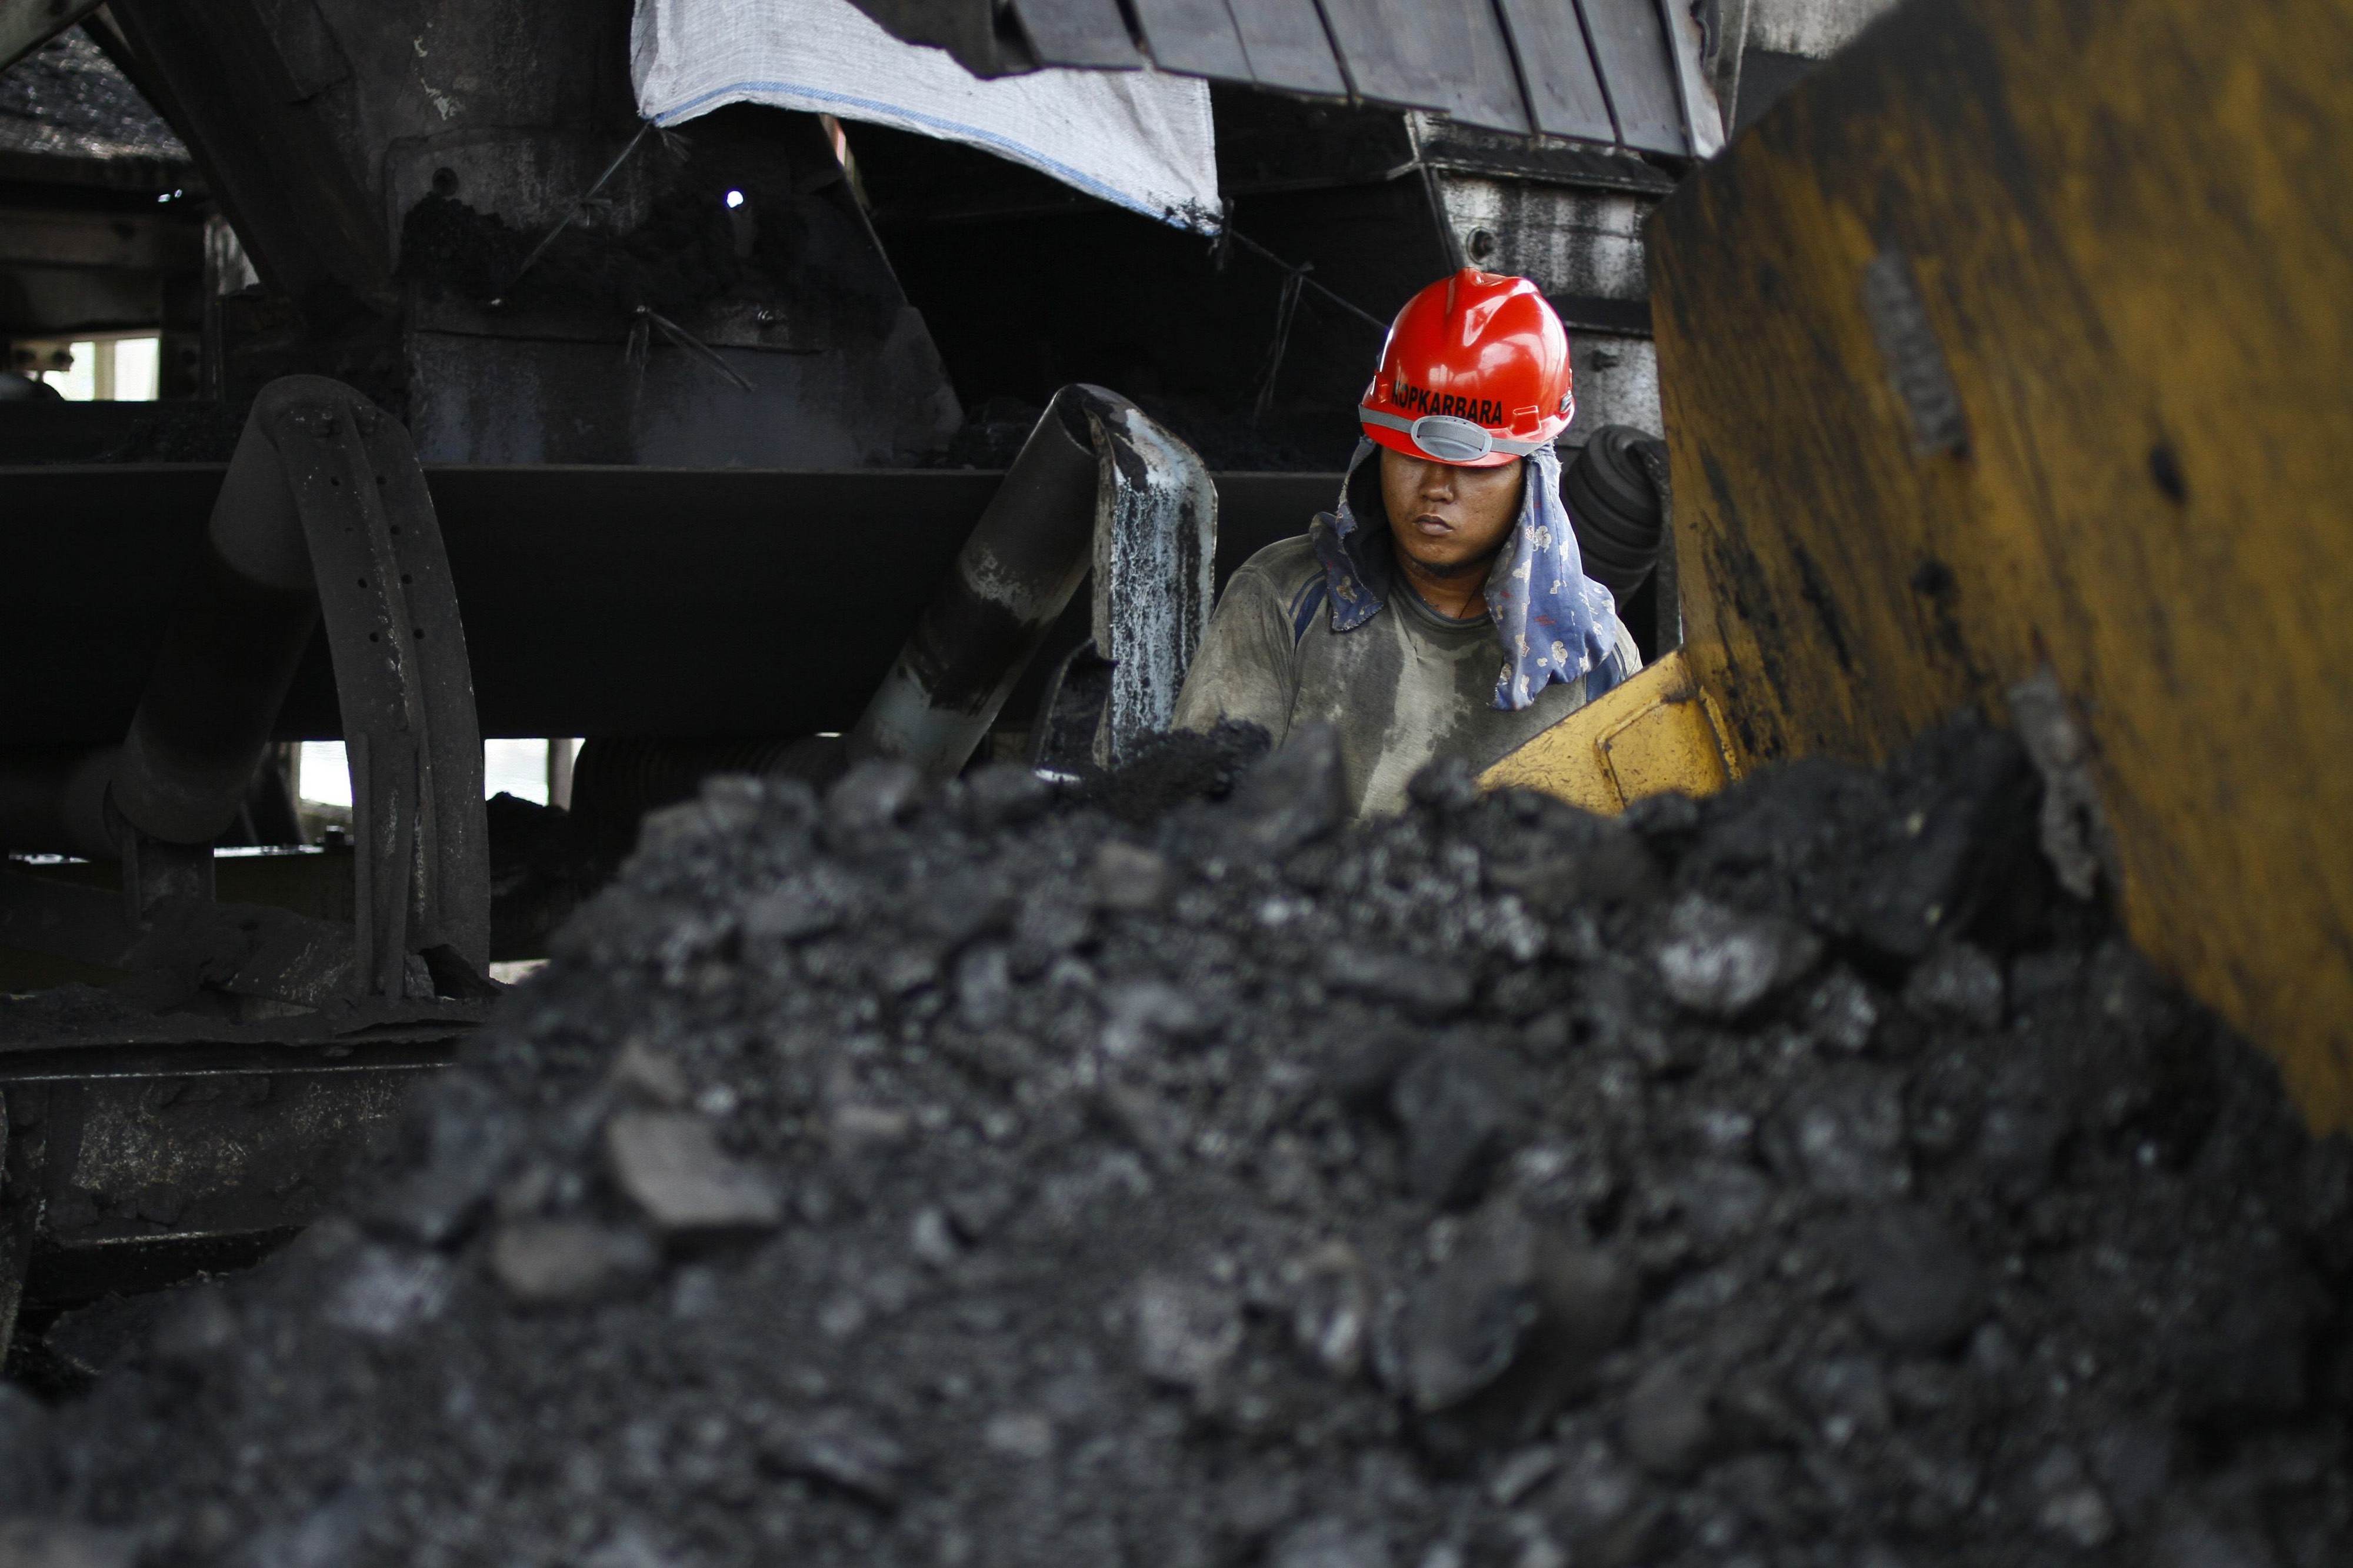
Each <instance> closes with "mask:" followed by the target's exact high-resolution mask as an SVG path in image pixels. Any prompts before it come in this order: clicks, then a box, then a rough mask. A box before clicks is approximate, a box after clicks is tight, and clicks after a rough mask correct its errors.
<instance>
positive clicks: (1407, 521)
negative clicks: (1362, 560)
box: [1381, 447, 1527, 577]
mask: <svg viewBox="0 0 2353 1568" xmlns="http://www.w3.org/2000/svg"><path fill="white" fill-rule="evenodd" d="M1526 467H1527V465H1526V464H1525V463H1505V464H1504V465H1503V466H1502V467H1501V468H1456V467H1455V466H1454V465H1453V464H1451V463H1433V462H1430V461H1429V460H1428V459H1426V458H1409V457H1407V456H1405V454H1403V453H1402V452H1393V451H1391V450H1390V449H1389V448H1388V447H1382V448H1381V500H1383V501H1384V502H1386V503H1387V504H1388V510H1389V533H1390V535H1391V537H1393V538H1394V539H1396V541H1397V545H1398V549H1400V550H1402V551H1404V552H1406V553H1407V554H1408V555H1409V556H1411V557H1412V558H1413V560H1414V562H1415V563H1416V564H1417V565H1419V566H1421V567H1423V568H1425V569H1427V570H1429V571H1430V572H1432V573H1434V574H1437V575H1439V576H1441V577H1444V576H1451V575H1452V574H1454V573H1457V572H1467V571H1469V570H1471V569H1472V568H1473V567H1475V566H1480V565H1483V564H1484V563H1486V562H1487V561H1489V560H1490V559H1492V558H1493V555H1494V553H1495V552H1497V551H1499V550H1501V549H1502V548H1503V547H1504V538H1505V537H1506V536H1507V535H1509V534H1510V533H1511V531H1512V524H1513V523H1514V522H1516V521H1518V520H1519V515H1520V486H1521V484H1522V483H1523V482H1524V481H1523V480H1522V479H1521V472H1522V470H1523V469H1525V468H1526Z"/></svg>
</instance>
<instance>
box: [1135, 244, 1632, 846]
mask: <svg viewBox="0 0 2353 1568" xmlns="http://www.w3.org/2000/svg"><path fill="white" fill-rule="evenodd" d="M1575 412H1576V397H1575V395H1574V393H1573V391H1572V389H1571V382H1570V374H1569V355H1568V334H1567V331H1564V330H1563V329H1562V327H1561V324H1560V318H1559V317H1558V316H1557V315H1556V314H1554V313H1553V309H1552V306H1551V305H1550V304H1549V303H1548V302H1547V301H1546V299H1545V297H1544V295H1543V293H1542V292H1541V291H1539V290H1538V289H1537V288H1536V286H1535V284H1534V283H1532V282H1530V281H1529V280H1528V279H1525V278H1504V277H1497V276H1494V275H1493V274H1490V273H1484V272H1476V271H1472V270H1469V269H1467V268H1466V269H1465V270H1463V271H1461V272H1458V273H1456V274H1454V276H1452V277H1451V278H1445V279H1440V280H1439V281H1438V282H1436V283H1433V284H1431V285H1430V287H1429V288H1427V289H1423V290H1422V291H1421V292H1420V293H1419V294H1417V295H1415V296H1414V297H1413V298H1412V299H1411V300H1409V301H1408V302H1407V304H1406V307H1405V309H1404V310H1400V311H1399V312H1398V318H1397V321H1396V323H1395V324H1394V325H1393V326H1391V327H1390V329H1389V335H1388V342H1387V343H1386V344H1385V345H1384V346H1383V348H1382V350H1381V361H1380V369H1379V372H1378V374H1376V375H1375V376H1374V378H1373V383H1372V385H1371V386H1369V387H1368V388H1366V392H1365V395H1364V398H1363V402H1362V406H1361V407H1359V408H1358V410H1357V416H1358V418H1359V419H1360V421H1361V423H1362V426H1363V431H1364V435H1363V438H1362V439H1360V440H1359V441H1358V442H1357V444H1356V455H1355V456H1354V457H1353V458H1351V459H1350V460H1349V464H1348V474H1347V478H1346V479H1345V480H1344V481H1343V482H1342V485H1341V487H1340V497H1339V504H1338V505H1337V507H1336V508H1335V510H1331V511H1328V512H1320V513H1318V514H1317V515H1316V517H1315V520H1314V523H1313V524H1312V525H1311V526H1310V527H1309V529H1308V531H1307V532H1306V533H1304V534H1303V535H1301V536H1298V537H1296V538H1293V539H1286V540H1282V541H1280V542H1276V543H1274V544H1271V545H1269V546H1267V547H1266V548H1265V549H1264V550H1261V551H1260V552H1258V553H1257V554H1255V555H1253V556H1251V557H1250V560H1248V561H1247V562H1245V563H1242V566H1241V568H1240V570H1239V571H1237V572H1236V573H1235V574H1234V575H1233V578H1232V580H1231V581H1230V582H1229V583H1228V584H1226V590H1225V594H1224V595H1223V597H1222V598H1220V599H1219V603H1218V608H1217V613H1216V614H1215V615H1214V616H1212V617H1211V618H1210V621H1209V630H1208V637H1207V638H1206V639H1205V640H1204V642H1203V643H1202V646H1201V651H1200V653H1199V655H1198V657H1197V658H1195V660H1194V662H1193V668H1192V669H1191V671H1190V672H1189V673H1188V674H1187V677H1186V679H1185V688H1184V690H1183V692H1182V693H1181V694H1180V695H1179V697H1178V699H1177V703H1176V724H1177V726H1178V727H1179V728H1181V729H1195V730H1206V729H1208V728H1211V727H1212V726H1214V725H1216V724H1217V723H1218V722H1219V721H1221V720H1229V721H1237V722H1243V723H1250V724H1256V725H1259V726H1261V728H1263V729H1264V730H1266V731H1267V732H1268V733H1269V734H1270V735H1271V736H1272V737H1273V739H1274V742H1275V744H1277V745H1281V744H1282V742H1283V740H1284V739H1285V737H1287V736H1288V735H1290V734H1292V733H1293V732H1294V731H1298V730H1300V729H1302V728H1303V727H1304V726H1306V725H1309V724H1314V723H1324V724H1329V725H1331V726H1332V727H1333V729H1334V730H1335V731H1337V732H1338V735H1339V741H1340V758H1341V770H1342V777H1343V779H1344V781H1345V790H1346V793H1347V802H1348V806H1349V809H1350V810H1351V811H1352V812H1353V813H1354V814H1355V815H1356V816H1360V817H1362V816H1373V815H1377V814H1379V813H1383V812H1392V811H1397V810H1398V809H1400V808H1402V807H1403V805H1405V802H1406V785H1407V784H1408V782H1409V780H1411V779H1412V777H1413V775H1414V774H1415V773H1418V772H1419V771H1420V769H1421V768H1422V767H1423V766H1424V765H1425V764H1427V763H1430V762H1433V761H1435V760H1437V759H1440V758H1443V757H1459V758H1461V760H1462V761H1463V762H1465V763H1468V764H1469V765H1470V766H1471V768H1472V771H1474V772H1476V771H1479V770H1482V769H1484V768H1486V767H1487V766H1488V765H1489V764H1491V763H1494V762H1495V761H1497V760H1498V759H1500V758H1501V757H1503V756H1504V754H1505V753H1507V752H1512V751H1514V750H1516V749H1517V748H1518V747H1519V746H1521V745H1522V744H1523V743H1525V742H1527V741H1528V740H1529V739H1530V738H1532V737H1533V736H1535V734H1536V733H1537V731H1541V730H1544V729H1545V728H1546V727H1547V726H1549V725H1552V724H1554V723H1556V722H1558V721H1560V720H1561V719H1562V718H1564V717H1566V716H1567V715H1568V714H1570V713H1572V712H1574V711H1576V710H1577V709H1578V708H1580V707H1582V706H1584V705H1585V704H1586V703H1587V702H1588V701H1591V700H1593V699H1594V698H1596V697H1599V696H1600V695H1601V694H1602V693H1603V692H1605V691H1607V690H1609V689H1610V688H1611V687H1613V686H1615V685H1617V684H1618V683H1619V682H1620V681H1622V680H1624V679H1626V678H1627V677H1628V676H1630V675H1631V674H1632V673H1633V672H1634V671H1635V670H1637V669H1639V668H1641V655H1640V654H1639V653H1638V652H1637V651H1636V650H1635V647H1634V639H1633V638H1632V637H1630V635H1628V633H1627V630H1626V628H1625V626H1624V625H1623V624H1621V623H1620V621H1619V619H1618V613H1617V606H1616V605H1615V604H1614V603H1613V602H1612V601H1611V598H1610V595H1609V590H1608V589H1607V588H1604V587H1603V586H1602V585H1601V584H1599V583H1596V582H1594V581H1593V580H1592V579H1591V578H1589V577H1588V576H1587V575H1586V574H1585V571H1584V566H1583V563H1582V561H1581V559H1580V557H1579V555H1578V552H1577V535H1576V533H1575V532H1574V531H1572V529H1571V528H1570V526H1569V521H1568V514H1567V510H1565V509H1564V508H1563V506H1562V504H1561V500H1560V458H1559V457H1558V455H1557V454H1556V452H1555V450H1554V448H1553V442H1554V440H1555V438H1556V437H1558V436H1559V435H1560V433H1561V432H1562V431H1563V430H1564V429H1566V428H1567V426H1568V422H1569V419H1570V417H1571V416H1573V415H1574V413H1575Z"/></svg>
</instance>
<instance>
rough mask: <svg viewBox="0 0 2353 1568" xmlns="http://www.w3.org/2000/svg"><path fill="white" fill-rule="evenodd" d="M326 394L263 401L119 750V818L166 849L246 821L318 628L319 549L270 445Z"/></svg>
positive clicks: (280, 387)
mask: <svg viewBox="0 0 2353 1568" xmlns="http://www.w3.org/2000/svg"><path fill="white" fill-rule="evenodd" d="M324 385H326V386H330V387H332V386H333V384H332V383H326V384H324ZM320 386H321V384H320V383H318V382H317V379H316V378H314V377H309V376H290V377H287V378H285V379H283V380H280V381H276V382H272V383H271V384H269V385H268V386H266V387H264V388H263V389H262V391H261V395H259V397H258V398H257V399H256V400H255V404H254V410H253V414H252V416H251V417H250V418H248V420H247V422H246V426H245V433H244V434H243V435H242V436H240V437H238V438H237V452H236V455H235V456H234V457H233V458H231V459H230V461H229V467H228V473H227V477H226V478H225V479H223V480H222V482H221V490H220V498H219V500H216V502H215V503H214V505H213V515H212V527H211V529H210V531H209V533H208V542H209V544H210V548H209V549H208V550H207V551H206V556H205V563H204V567H203V572H204V575H203V578H202V579H201V581H200V582H199V583H198V584H197V587H196V591H195V595H194V596H193V597H192V598H191V599H190V600H189V602H188V604H187V605H186V607H185V608H184V609H183V610H182V611H181V613H180V615H179V616H178V617H177V618H176V619H175V620H174V622H173V624H172V626H171V628H170V629H169V630H168V631H166V632H165V633H164V644H163V647H162V648H161V649H160V650H159V651H158V653H157V656H156V659H155V665H154V670H153V674H151V675H150V676H149V677H148V680H147V688H146V689H145V690H144V691H143V692H142V693H141V695H140V699H139V709H138V711H137V713H136V714H134V715H133V716H132V721H131V729H130V732H129V733H128V734H127V735H126V736H125V737H124V738H123V743H122V754H121V760H120V761H119V762H118V763H116V765H115V770H114V783H113V788H112V791H111V799H112V801H113V805H114V809H115V810H116V811H117V812H119V813H121V816H122V819H123V820H124V821H125V822H127V823H128V824H130V825H131V826H133V827H135V828H137V829H139V830H140V831H141V832H142V833H146V834H149V835H151V836H153V837H156V838H161V839H164V840H165V841H166V842H169V843H174V844H209V843H211V842H212V841H213V840H214V839H216V838H218V837H220V836H221V835H222V834H223V833H224V832H226V831H227V829H228V827H229V826H230V824H232V823H233V822H235V821H236V820H237V811H238V808H239V807H241V806H242V805H244V804H245V795H246V790H247V789H248V786H250V785H251V784H252V783H253V776H254V774H255V773H256V772H257V771H259V768H260V766H261V762H262V757H263V755H264V753H265V752H267V751H268V750H269V739H270V731H271V728H272V726H273V725H274V724H275V723H276V722H277V719H278V710H279V708H280V706H281V705H282V704H283V703H284V701H285V700H286V689H287V688H288V687H289V686H290V685H291V684H292V683H293V680H294V671H295V668H296V667H297V666H299V665H300V664H301V659H302V652H303V649H304V648H305V647H308V646H309V644H310V641H311V633H312V632H313V631H314V630H315V629H316V628H317V626H318V624H319V595H318V589H317V585H316V584H315V582H314V580H313V577H312V574H311V552H310V547H309V546H308V544H307V543H305V542H304V539H303V532H302V521H301V516H300V515H299V513H298V512H297V511H296V510H295V506H294V498H293V494H292V492H291V491H290V489H288V486H287V481H286V474H285V470H284V468H283V467H282V466H281V465H280V460H279V455H278V450H277V447H276V446H275V445H274V444H273V442H272V440H271V437H272V435H273V434H274V433H275V431H276V430H277V429H278V427H279V425H278V418H277V416H279V415H280V414H281V413H283V412H284V411H285V410H286V408H287V407H288V406H290V405H302V404H304V403H306V402H311V401H315V400H316V399H317V398H318V397H319V395H320ZM336 390H338V391H340V390H341V389H340V388H337V389H336Z"/></svg>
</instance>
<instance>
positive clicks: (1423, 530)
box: [1413, 511, 1454, 539]
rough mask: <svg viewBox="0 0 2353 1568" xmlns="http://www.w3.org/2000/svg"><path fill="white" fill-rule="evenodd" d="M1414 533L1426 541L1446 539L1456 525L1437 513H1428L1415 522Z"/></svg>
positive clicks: (1424, 513)
mask: <svg viewBox="0 0 2353 1568" xmlns="http://www.w3.org/2000/svg"><path fill="white" fill-rule="evenodd" d="M1413 531H1415V532H1416V533H1419V534H1420V535H1421V536H1422V537H1423V538H1424V539H1444V538H1445V537H1446V536H1447V535H1448V534H1451V533H1452V532H1453V531H1454V525H1453V524H1452V523H1451V522H1449V521H1446V520H1445V519H1444V518H1442V517H1440V516H1439V515H1438V514H1437V513H1436V512H1430V511H1426V512H1423V513H1422V514H1421V515H1420V516H1419V517H1417V518H1415V519H1414V520H1413Z"/></svg>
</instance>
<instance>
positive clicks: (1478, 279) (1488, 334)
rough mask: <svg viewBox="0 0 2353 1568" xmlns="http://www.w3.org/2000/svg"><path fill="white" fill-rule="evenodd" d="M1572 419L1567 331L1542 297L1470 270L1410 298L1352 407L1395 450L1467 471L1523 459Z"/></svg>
mask: <svg viewBox="0 0 2353 1568" xmlns="http://www.w3.org/2000/svg"><path fill="white" fill-rule="evenodd" d="M1576 413H1577V395H1576V393H1575V392H1574V391H1573V390H1572V388H1571V384H1570V375H1569V366H1568V333H1567V331H1565V330H1563V328H1562V327H1561V324H1560V318H1559V317H1558V316H1556V315H1555V314H1554V313H1553V308H1552V305H1551V304H1550V302H1549V301H1547V300H1546V299H1545V297H1544V293H1543V291H1542V290H1540V289H1537V288H1536V286H1535V284H1534V283H1531V282H1529V281H1528V280H1527V279H1525V278H1503V277H1498V276H1497V275H1495V274H1494V273H1493V272H1477V271H1473V270H1472V268H1467V267H1466V268H1463V269H1462V270H1461V271H1460V272H1457V273H1456V274H1455V275H1454V276H1453V277H1451V278H1441V279H1439V280H1438V281H1437V282H1435V283H1432V284H1431V285H1430V287H1429V288H1427V289H1423V290H1422V291H1421V292H1420V293H1419V294H1416V295H1415V296H1414V297H1413V298H1412V299H1410V300H1407V301H1406V305H1405V309H1404V310H1399V311H1398V319H1397V324H1396V325H1394V326H1392V327H1390V328H1389V338H1388V342H1387V343H1385V344H1383V345H1382V347H1381V368H1380V373H1379V374H1377V375H1375V376H1374V377H1373V384H1372V385H1371V386H1369V387H1366V389H1365V401H1364V406H1362V407H1361V408H1359V409H1357V410H1356V414H1357V416H1358V417H1359V418H1361V419H1362V420H1363V421H1364V425H1365V434H1366V436H1369V437H1372V438H1373V439H1374V440H1376V441H1377V442H1379V443H1380V444H1381V445H1382V446H1384V447H1388V448H1389V449H1390V450H1391V451H1395V452H1402V453H1404V454H1405V455H1406V456H1407V457H1409V458H1430V459H1431V460H1433V461H1436V462H1440V463H1451V464H1453V465H1455V466H1456V467H1458V468H1499V467H1501V466H1502V465H1504V464H1505V463H1508V462H1511V461H1513V460H1514V459H1515V458H1525V457H1526V456H1527V455H1528V454H1529V453H1531V452H1533V451H1535V449H1536V448H1537V447H1543V446H1547V445H1549V444H1550V443H1551V441H1552V439H1553V437H1556V436H1557V435H1559V434H1560V433H1561V432H1562V431H1563V430H1566V429H1567V428H1568V422H1569V420H1570V418H1572V417H1573V416H1575V415H1576Z"/></svg>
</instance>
